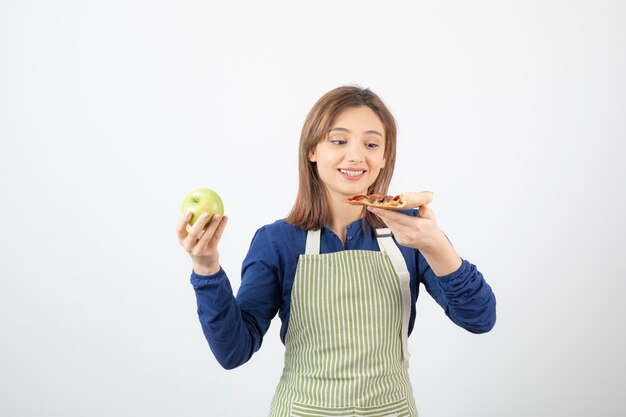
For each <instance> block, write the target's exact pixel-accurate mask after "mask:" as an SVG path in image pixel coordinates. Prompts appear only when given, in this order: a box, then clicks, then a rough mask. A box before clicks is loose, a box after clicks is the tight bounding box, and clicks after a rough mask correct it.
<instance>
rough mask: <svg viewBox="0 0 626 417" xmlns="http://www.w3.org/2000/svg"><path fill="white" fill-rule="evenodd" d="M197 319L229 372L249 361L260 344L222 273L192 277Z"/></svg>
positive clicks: (259, 339)
mask: <svg viewBox="0 0 626 417" xmlns="http://www.w3.org/2000/svg"><path fill="white" fill-rule="evenodd" d="M191 281H192V284H193V286H194V290H195V293H196V300H197V304H198V318H199V320H200V324H201V325H202V331H203V333H204V336H205V338H206V340H207V342H208V343H209V346H210V348H211V351H212V352H213V355H214V356H215V358H216V359H217V361H218V362H219V363H220V365H221V366H222V367H224V368H226V369H232V368H235V367H237V366H239V365H242V364H243V363H245V362H247V361H248V360H249V359H250V357H251V356H252V353H254V352H255V351H256V350H257V349H258V348H259V346H260V344H261V338H262V335H261V334H259V332H258V330H257V328H256V326H254V324H253V320H250V318H249V317H247V316H246V315H245V314H244V313H242V312H241V310H240V308H239V305H238V303H237V300H236V299H235V297H234V295H233V292H232V288H231V286H230V283H229V281H228V278H227V277H226V274H225V273H224V272H223V271H221V270H220V271H219V273H218V274H215V275H212V276H200V275H197V274H192V277H191Z"/></svg>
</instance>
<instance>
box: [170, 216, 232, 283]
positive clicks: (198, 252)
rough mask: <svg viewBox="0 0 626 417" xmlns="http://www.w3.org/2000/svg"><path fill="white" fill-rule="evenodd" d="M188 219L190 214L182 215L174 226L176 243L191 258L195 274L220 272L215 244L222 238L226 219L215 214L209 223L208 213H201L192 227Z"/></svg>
mask: <svg viewBox="0 0 626 417" xmlns="http://www.w3.org/2000/svg"><path fill="white" fill-rule="evenodd" d="M190 218H191V214H190V213H187V214H183V216H182V217H181V218H180V220H179V221H178V224H177V225H176V234H177V235H178V243H180V244H181V246H182V247H183V248H184V249H185V250H186V251H187V253H188V254H189V256H191V261H192V263H193V269H194V271H195V272H196V274H198V275H213V274H216V273H217V272H219V270H220V263H219V253H218V252H217V244H218V243H219V241H220V238H221V237H222V233H223V232H224V228H225V227H226V223H228V217H226V216H220V215H217V214H216V215H214V216H213V218H212V219H211V222H210V223H209V215H208V213H203V215H202V216H200V218H199V219H198V220H197V221H196V222H195V223H194V225H193V226H192V225H190V224H189V219H190ZM207 223H209V225H208V226H207V227H206V230H204V232H203V231H202V230H203V229H204V226H205V225H206V224H207Z"/></svg>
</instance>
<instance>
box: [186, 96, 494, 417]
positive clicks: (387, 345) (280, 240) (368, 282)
mask: <svg viewBox="0 0 626 417" xmlns="http://www.w3.org/2000/svg"><path fill="white" fill-rule="evenodd" d="M395 154H396V125H395V121H394V119H393V116H392V115H391V113H390V112H389V111H388V109H387V108H386V106H385V105H384V103H383V102H382V101H381V100H380V98H379V97H378V96H377V95H376V94H374V93H373V92H371V91H370V90H367V89H361V88H358V87H340V88H337V89H335V90H333V91H330V92H329V93H327V94H326V95H324V96H323V97H322V98H321V99H320V100H319V101H318V102H317V103H316V104H315V105H314V106H313V108H312V109H311V111H310V113H309V115H308V117H307V119H306V121H305V123H304V127H303V130H302V135H301V140H300V161H299V166H300V185H299V191H298V196H297V198H296V203H295V205H294V207H293V209H292V211H291V212H290V213H289V215H288V216H287V218H286V219H283V220H279V221H277V222H275V223H273V224H271V225H266V226H264V227H262V228H261V229H259V230H258V231H257V233H256V235H255V236H254V238H253V240H252V244H251V246H250V250H249V252H248V255H247V256H246V259H245V260H244V265H243V269H242V282H241V286H240V289H239V292H238V293H237V296H236V297H235V296H234V295H233V292H232V289H231V286H230V283H229V280H228V278H227V276H226V273H225V271H224V270H223V269H221V267H220V266H219V255H218V251H217V244H218V242H219V240H220V237H221V235H222V233H223V231H224V228H225V226H226V223H227V220H228V219H227V218H226V217H220V216H214V218H213V219H212V220H211V222H210V224H209V225H208V227H207V229H206V231H205V232H204V233H202V229H203V228H204V226H205V225H206V223H207V220H206V218H204V219H201V220H199V221H198V222H196V224H194V225H193V226H189V225H188V221H189V219H188V216H183V218H181V220H180V221H179V224H178V226H177V233H178V239H179V242H180V243H181V245H182V246H183V247H184V248H185V250H187V252H188V253H189V254H190V255H191V258H192V262H193V267H194V269H193V272H192V276H191V282H192V284H193V286H194V289H195V291H196V298H197V301H198V314H199V317H200V322H201V324H202V329H203V331H204V334H205V336H206V339H207V341H208V342H209V346H210V347H211V350H212V351H213V353H214V355H215V356H216V358H217V359H218V361H219V362H220V364H221V365H222V366H224V367H225V368H227V369H230V368H233V367H236V366H239V365H241V364H243V363H245V362H246V361H247V360H248V359H250V357H251V356H252V354H253V353H254V352H256V351H257V350H258V349H259V347H260V345H261V341H262V338H263V335H264V334H265V332H266V331H267V329H268V327H269V324H270V321H271V320H272V318H273V317H275V315H276V314H278V315H279V316H280V318H281V321H282V327H281V339H282V341H283V343H284V344H285V348H286V351H285V365H284V369H283V374H282V377H281V379H280V381H279V383H278V387H277V389H276V394H275V396H274V399H273V401H272V405H271V409H270V413H269V415H270V416H271V417H279V416H280V417H291V416H355V417H356V416H369V417H374V416H378V417H383V416H385V417H386V416H417V410H416V406H415V400H414V397H413V392H412V389H411V383H410V381H409V375H408V359H409V352H408V349H407V338H408V335H409V334H410V332H411V331H412V328H413V324H414V320H415V301H416V299H417V295H418V291H419V283H420V282H421V283H423V284H424V286H425V288H426V290H427V291H428V292H429V293H430V294H431V295H432V296H433V297H434V298H435V299H436V300H437V302H438V303H439V304H440V305H441V306H442V307H443V308H444V311H445V313H446V314H447V315H448V316H449V317H450V319H451V320H452V321H453V322H454V323H456V324H457V325H459V326H462V327H464V328H465V329H467V330H468V331H471V332H474V333H482V332H486V331H489V330H490V329H491V328H492V327H493V325H494V323H495V297H494V295H493V292H492V291H491V288H490V287H489V285H488V284H487V283H486V281H485V280H484V278H483V276H482V274H480V272H479V271H478V270H477V268H476V267H475V266H474V265H472V264H471V263H469V262H468V261H467V260H465V259H462V258H461V257H460V256H459V255H458V254H457V253H456V251H455V250H454V248H453V247H452V245H451V244H450V242H449V241H448V239H447V237H446V236H445V235H444V234H443V232H442V231H441V230H440V229H439V228H438V227H437V224H436V220H435V216H434V213H433V212H432V210H431V209H429V208H428V207H426V206H422V207H421V208H420V209H419V211H418V210H409V211H406V212H391V211H386V210H381V209H371V210H364V209H363V208H362V207H360V206H351V205H348V204H347V203H345V199H346V198H347V197H350V196H352V195H355V194H372V193H381V194H387V189H388V186H389V183H390V181H391V176H392V174H393V168H394V163H395Z"/></svg>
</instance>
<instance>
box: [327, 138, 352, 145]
mask: <svg viewBox="0 0 626 417" xmlns="http://www.w3.org/2000/svg"><path fill="white" fill-rule="evenodd" d="M347 142H348V141H347V140H345V139H331V140H330V143H334V144H335V145H344V144H346V143H347Z"/></svg>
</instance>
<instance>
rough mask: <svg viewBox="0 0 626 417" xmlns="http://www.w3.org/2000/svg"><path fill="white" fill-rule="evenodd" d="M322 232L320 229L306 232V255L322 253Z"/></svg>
mask: <svg viewBox="0 0 626 417" xmlns="http://www.w3.org/2000/svg"><path fill="white" fill-rule="evenodd" d="M320 232H321V229H318V230H309V231H308V232H307V234H306V248H305V250H304V254H305V255H319V254H320Z"/></svg>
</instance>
